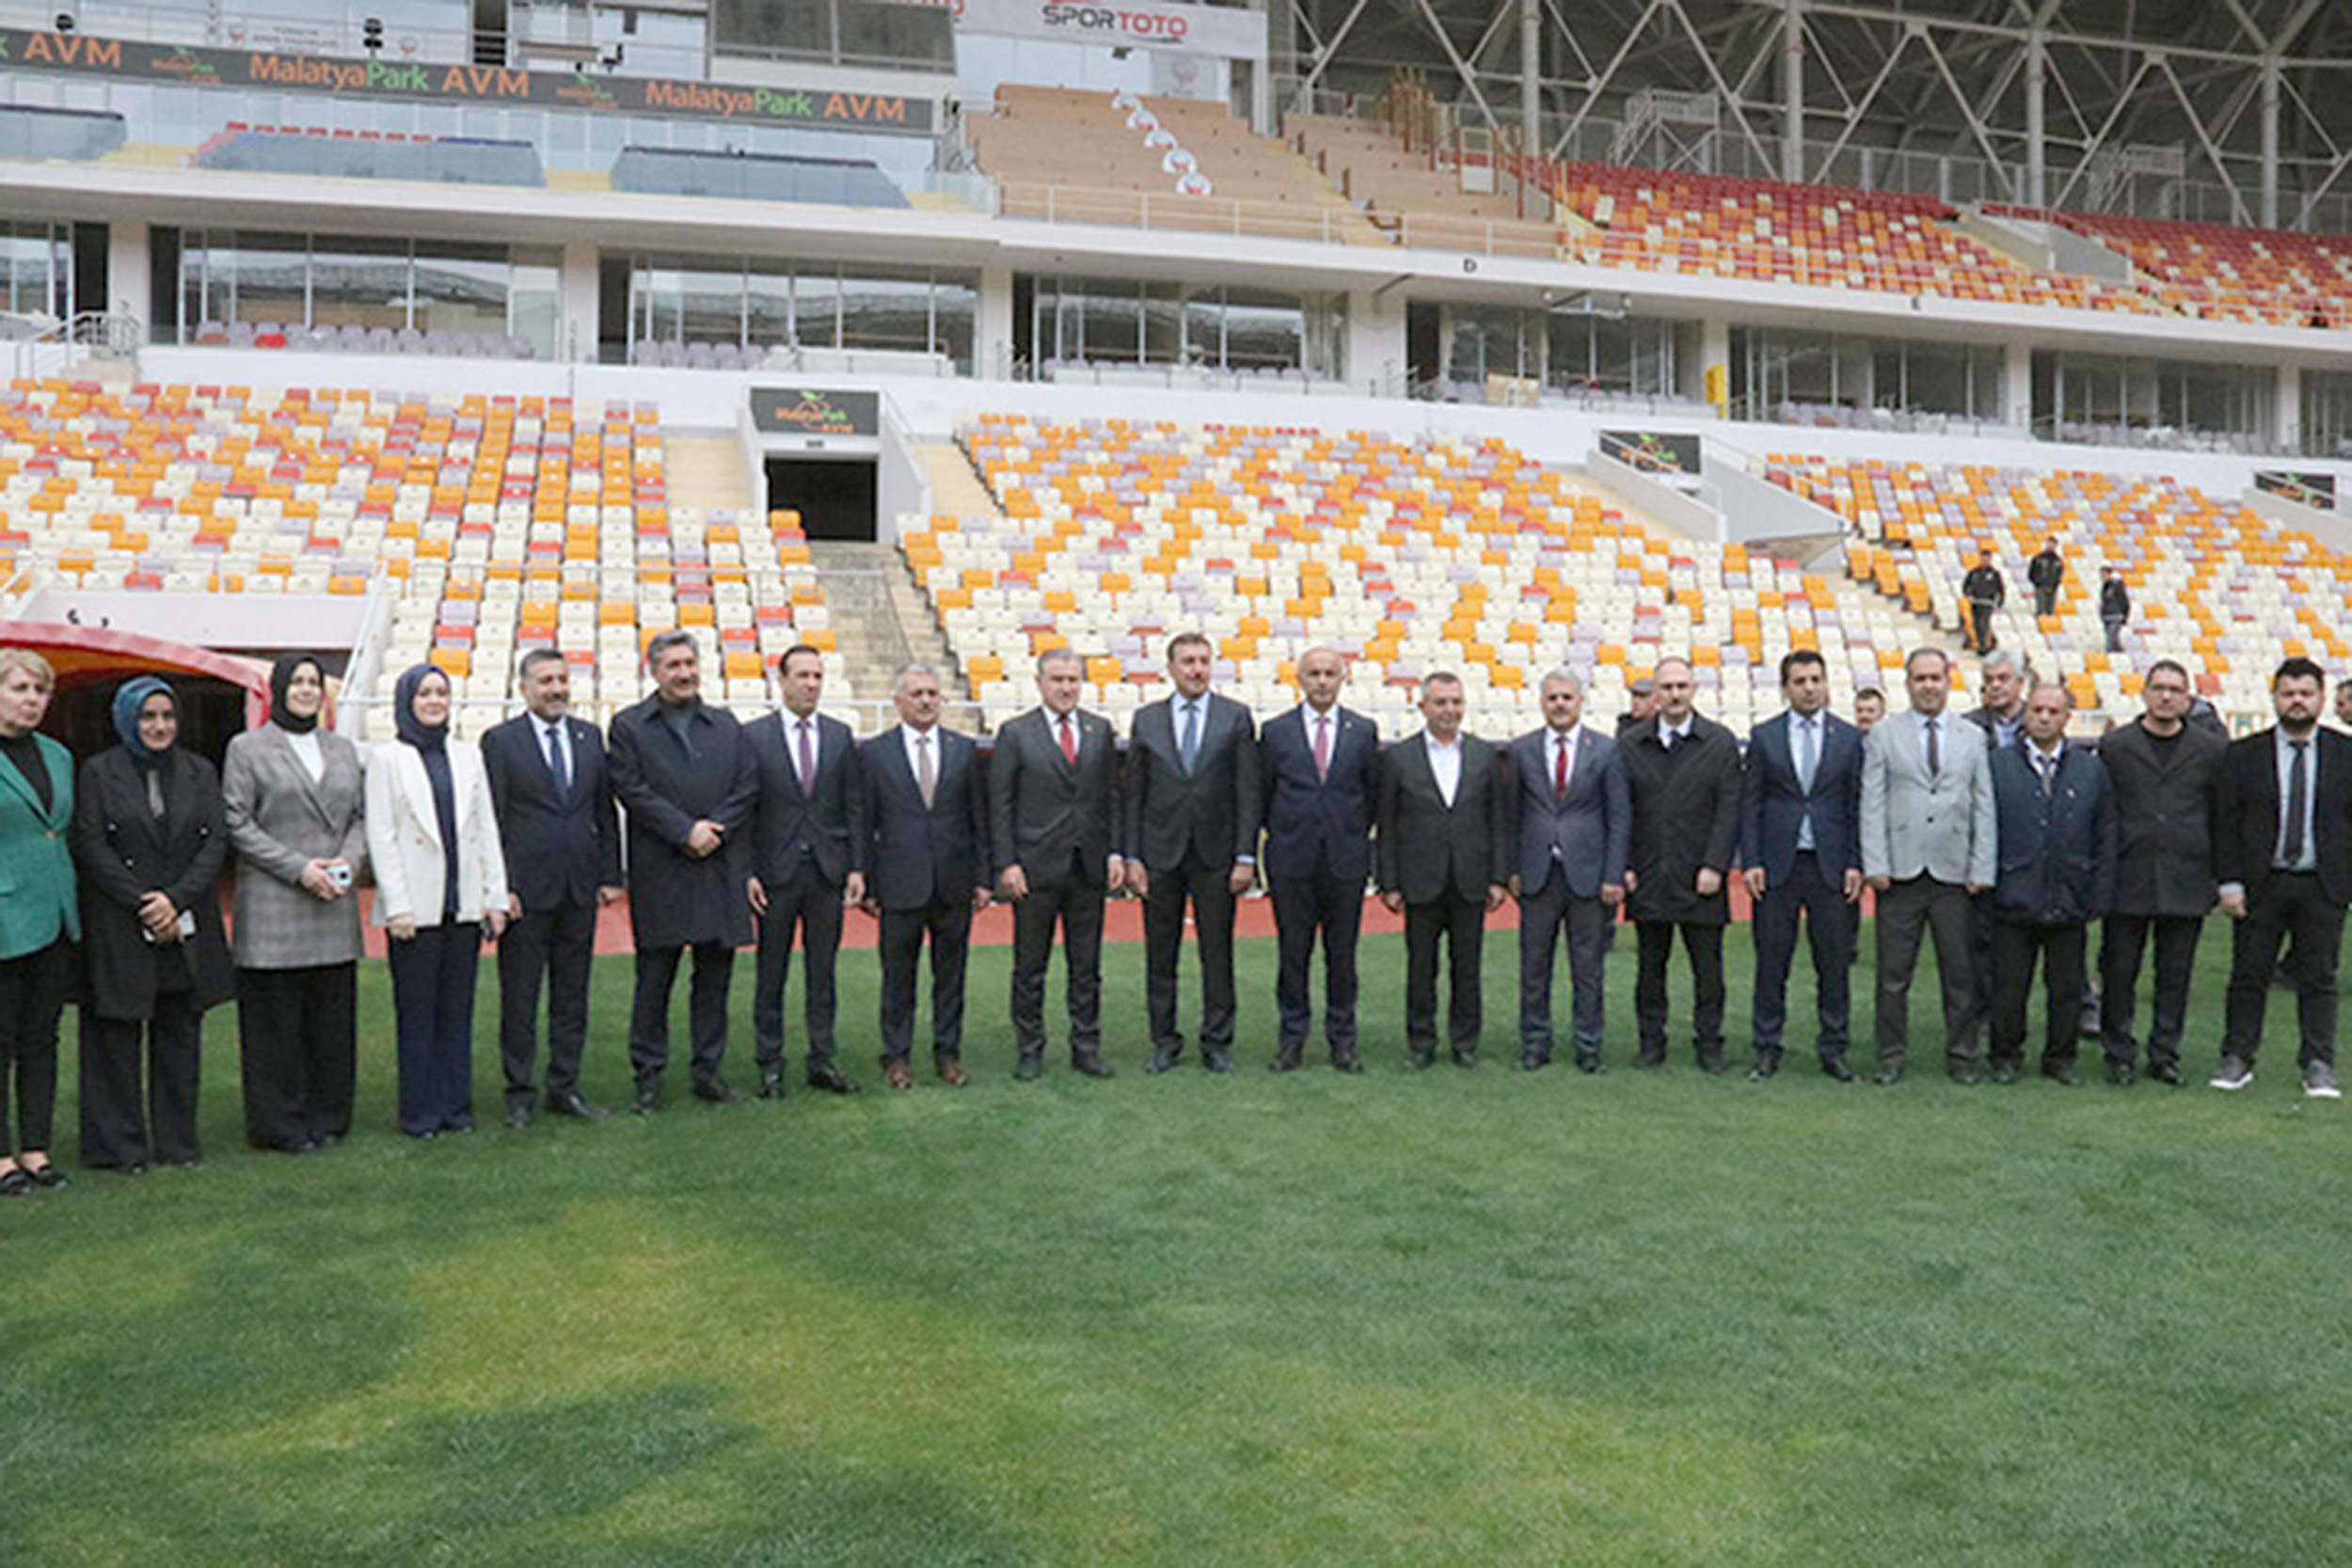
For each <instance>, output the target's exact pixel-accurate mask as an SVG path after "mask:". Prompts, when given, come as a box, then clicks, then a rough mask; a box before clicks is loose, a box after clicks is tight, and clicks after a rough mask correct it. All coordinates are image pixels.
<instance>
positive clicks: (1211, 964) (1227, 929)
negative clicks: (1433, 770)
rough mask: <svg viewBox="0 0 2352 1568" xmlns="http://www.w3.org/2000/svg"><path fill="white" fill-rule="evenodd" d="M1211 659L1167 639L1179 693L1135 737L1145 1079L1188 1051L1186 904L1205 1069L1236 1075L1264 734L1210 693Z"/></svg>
mask: <svg viewBox="0 0 2352 1568" xmlns="http://www.w3.org/2000/svg"><path fill="white" fill-rule="evenodd" d="M1214 659H1215V651H1214V650H1213V649H1212V648H1211V647H1210V645H1209V640H1208V639H1207V638H1205V637H1203V636H1201V635H1200V633H1199V632H1197V631H1189V632H1183V633H1180V634H1179V635H1177V636H1175V637H1171V638H1169V639H1168V679H1169V680H1170V681H1172V682H1173V683H1174V684H1175V688H1176V690H1175V694H1174V695H1173V696H1170V697H1167V698H1163V699H1162V700H1161V701H1159V702H1156V703H1147V704H1146V705H1143V706H1142V707H1141V708H1138V709H1137V710H1136V717H1135V722H1134V723H1133V724H1132V725H1130V726H1129V728H1128V732H1127V777H1126V787H1125V789H1124V790H1123V791H1122V793H1123V795H1124V797H1125V800H1126V808H1127V810H1126V825H1125V828H1126V831H1125V844H1126V857H1127V891H1129V892H1130V893H1133V894H1134V895H1136V897H1138V898H1140V899H1142V900H1143V961H1144V996H1145V1000H1146V1005H1147V1009H1148V1011H1149V1014H1150V1017H1151V1021H1152V1060H1151V1061H1150V1063H1149V1064H1148V1065H1147V1066H1146V1067H1145V1069H1144V1070H1145V1071H1147V1072H1166V1071H1168V1069H1170V1068H1172V1067H1174V1066H1175V1065H1176V1063H1177V1060H1178V1058H1180V1057H1181V1056H1183V1055H1184V1036H1183V1035H1181V1034H1179V1033H1178V1032H1177V1029H1176V959H1177V957H1178V955H1179V954H1180V953H1181V952H1182V951H1183V948H1184V907H1185V905H1186V903H1187V902H1189V903H1190V904H1191V907H1192V919H1193V928H1194V930H1195V932H1196V933H1197V934H1198V938H1199V942H1200V1063H1201V1065H1202V1066H1203V1067H1205V1068H1207V1069H1209V1070H1210V1071H1211V1072H1231V1071H1232V1070H1233V901H1234V900H1235V899H1236V898H1238V897H1240V896H1241V895H1242V894H1243V893H1245V892H1247V891H1248V887H1249V883H1250V881H1251V879H1253V878H1254V877H1255V876H1256V875H1257V863H1258V862H1257V851H1258V726H1257V722H1256V721H1255V720H1253V719H1251V718H1250V716H1249V710H1248V708H1246V707H1244V706H1242V705H1241V704H1239V703H1237V702H1234V701H1233V700H1232V698H1230V697H1224V696H1220V695H1218V694H1217V693H1216V692H1214V691H1211V690H1210V689H1209V673H1210V670H1211V668H1212V666H1213V663H1214Z"/></svg>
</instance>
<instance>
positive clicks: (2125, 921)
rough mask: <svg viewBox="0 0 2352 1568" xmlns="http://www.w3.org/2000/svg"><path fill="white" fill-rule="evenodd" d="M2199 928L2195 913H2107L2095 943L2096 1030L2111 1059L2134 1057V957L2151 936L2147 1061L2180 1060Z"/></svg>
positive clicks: (2202, 925)
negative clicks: (2151, 998)
mask: <svg viewBox="0 0 2352 1568" xmlns="http://www.w3.org/2000/svg"><path fill="white" fill-rule="evenodd" d="M2204 928H2205V922H2204V919H2203V917H2202V916H2200V915H2193V914H2190V915H2164V914H2154V915H2151V914H2111V915H2109V916H2107V918H2106V926H2105V927H2104V928H2103V929H2102V931H2101V933H2100V942H2099V1031H2100V1037H2101V1042H2102V1043H2103V1044H2104V1045H2105V1046H2106V1053H2107V1055H2108V1057H2109V1058H2110V1059H2111V1060H2114V1061H2118V1062H2128V1061H2130V1060H2131V1059H2132V1058H2133V1057H2134V1055H2136V1054H2137V1051H2138V1045H2137V1042H2136V1041H2135V1040H2134V1039H2133V1038H2132V1004H2133V999H2134V996H2135V994H2136V993H2137V991H2138V990H2139V958H2140V953H2141V951H2142V949H2144V948H2145V947H2146V945H2147V943H2148V939H2149V937H2150V936H2151V935H2152V934H2153V936H2154V938H2155V946H2156V974H2155V1001H2154V1006H2153V1016H2152V1017H2151V1019H2150V1021H2149V1027H2148V1063H2149V1065H2150V1066H2151V1067H2153V1066H2155V1065H2156V1064H2157V1063H2159V1062H2175V1063H2177V1062H2178V1061H2179V1060H2180V1059H2181V1031H2182V1028H2183V1026H2184V1025H2185V1023H2186V1022H2187V1019H2188V982H2189V977H2190V976H2191V975H2192V974H2195V973H2196V971H2197V939H2198V938H2199V936H2201V934H2202V933H2203V931H2204Z"/></svg>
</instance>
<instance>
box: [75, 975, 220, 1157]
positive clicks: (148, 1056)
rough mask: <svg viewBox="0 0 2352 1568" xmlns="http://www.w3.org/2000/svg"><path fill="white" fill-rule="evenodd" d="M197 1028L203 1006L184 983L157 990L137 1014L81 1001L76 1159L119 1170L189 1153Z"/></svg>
mask: <svg viewBox="0 0 2352 1568" xmlns="http://www.w3.org/2000/svg"><path fill="white" fill-rule="evenodd" d="M203 1034H204V1013H203V1009H201V1008H199V1006H197V1005H196V993H195V991H193V990H189V989H187V988H185V987H183V988H182V989H181V990H174V991H163V992H159V993H158V994H157V995H156V997H155V1001H154V1006H153V1008H152V1010H151V1014H150V1016H149V1017H148V1018H146V1019H144V1020H141V1019H135V1018H100V1017H97V1016H96V1015H95V1014H93V1013H92V1012H91V1011H90V1010H89V1009H88V1008H87V1007H84V1008H83V1009H82V1164H86V1165H96V1166H98V1167H99V1168H101V1169H103V1170H119V1169H120V1168H121V1167H122V1166H124V1165H131V1164H146V1163H147V1162H148V1161H149V1160H166V1161H169V1162H170V1163H171V1164H181V1165H184V1164H189V1163H191V1162H193V1161H194V1160H195V1159H196V1158H197V1154H198V1149H197V1146H196V1093H197V1077H198V1059H199V1047H200V1044H201V1041H202V1039H203ZM142 1080H144V1082H142Z"/></svg>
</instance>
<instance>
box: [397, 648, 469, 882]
mask: <svg viewBox="0 0 2352 1568" xmlns="http://www.w3.org/2000/svg"><path fill="white" fill-rule="evenodd" d="M427 675H440V676H441V680H442V682H443V684H447V683H448V681H449V677H448V676H447V675H446V674H442V673H441V672H440V671H439V670H438V669H437V668H435V667H434V666H433V665H430V664H415V665H411V666H409V667H408V668H407V669H406V670H404V671H403V672H401V676H400V679H399V681H398V682H396V683H395V684H394V685H393V687H392V724H393V727H394V728H395V729H397V730H398V731H399V733H400V740H401V744H402V745H404V746H413V747H415V748H416V749H417V754H418V756H419V757H420V758H421V760H422V761H423V763H424V778H425V783H427V784H430V785H432V786H433V815H434V817H435V819H436V820H437V822H439V824H440V828H441V873H442V875H441V918H442V919H443V920H454V919H455V918H456V917H457V783H456V779H455V776H454V775H453V774H452V773H451V771H450V766H449V721H447V720H446V719H445V720H443V721H441V722H439V723H437V724H427V723H424V722H422V721H420V720H419V719H418V718H417V714H416V702H417V692H418V690H419V689H421V688H422V687H423V685H424V678H425V677H426V676H427Z"/></svg>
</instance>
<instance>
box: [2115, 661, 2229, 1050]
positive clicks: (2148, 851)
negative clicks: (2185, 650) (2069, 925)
mask: <svg viewBox="0 0 2352 1568" xmlns="http://www.w3.org/2000/svg"><path fill="white" fill-rule="evenodd" d="M2140 700H2141V702H2142V704H2143V705H2145V707H2146V709H2147V711H2146V712H2145V713H2143V714H2142V715H2141V716H2140V717H2139V719H2138V720H2137V721H2136V722H2133V723H2129V724H2123V725H2120V726H2118V727H2117V728H2115V729H2112V730H2109V731H2108V732H2107V733H2106V736H2105V737H2104V738H2103V739H2101V740H2100V742H2099V760H2100V761H2102V762H2104V763H2105V764H2106V769H2107V780H2108V783H2109V784H2111V785H2112V786H2113V787H2114V790H2115V818H2116V832H2117V845H2116V875H2115V902H2114V904H2113V906H2112V907H2111V908H2110V909H2109V910H2108V911H2107V917H2106V924H2105V926H2104V927H2102V929H2101V932H2100V943H2099V976H2100V1033H2101V1035H2102V1037H2103V1039H2104V1042H2105V1044H2106V1057H2107V1082H2108V1083H2110V1084H2118V1085H2121V1084H2129V1083H2130V1082H2131V1081H2132V1077H2133V1073H2134V1060H2135V1058H2136V1057H2137V1055H2138V1049H2139V1048H2138V1042H2137V1040H2135V1039H2134V1038H2133V1037H2132V1012H2133V1005H2134V1001H2135V993H2136V992H2137V990H2139V962H2140V956H2141V954H2142V953H2143V952H2144V951H2145V950H2146V949H2147V947H2148V945H2149V943H2150V942H2151V940H2152V939H2153V942H2154V946H2155V974H2154V991H2155V995H2154V1001H2153V1010H2152V1013H2151V1018H2150V1022H2149V1027H2148V1076H2149V1077H2151V1078H2153V1079H2155V1080H2156V1081H2157V1082H2158V1083H2162V1084H2170V1085H2174V1086H2176V1087H2177V1086H2178V1085H2179V1084H2180V1082H2181V1031H2182V1028H2183V1026H2184V1025H2185V1023H2186V1022H2187V1019H2188V986H2189V980H2190V977H2191V976H2192V975H2193V974H2195V973H2196V969H2197V942H2198V938H2199V937H2200V936H2201V934H2202V933H2203V930H2204V925H2205V912H2206V911H2208V910H2211V909H2212V908H2213V904H2214V880H2213V837H2214V830H2213V816H2212V812H2211V810H2210V806H2211V792H2212V788H2213V780H2214V773H2215V771H2216V770H2217V768H2220V766H2221V759H2222V755H2223V753H2225V752H2228V751H2229V749H2230V743H2229V740H2228V738H2227V737H2226V736H2223V735H2222V734H2221V733H2220V732H2219V731H2218V730H2216V729H2212V728H2208V727H2206V726H2204V725H2201V724H2192V723H2190V722H2188V719H2187V715H2188V703H2189V691H2188V672H2187V671H2186V670H2185V669H2183V668H2182V667H2181V666H2180V665H2178V664H2176V663H2174V662H2173V661H2172V660H2170V659H2169V658H2168V659H2160V660H2158V661H2157V662H2156V663H2154V664H2153V665H2151V666H2150V667H2149V669H2148V676H2147V680H2146V682H2145V683H2144V684H2143V685H2142V686H2141V687H2140Z"/></svg>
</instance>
